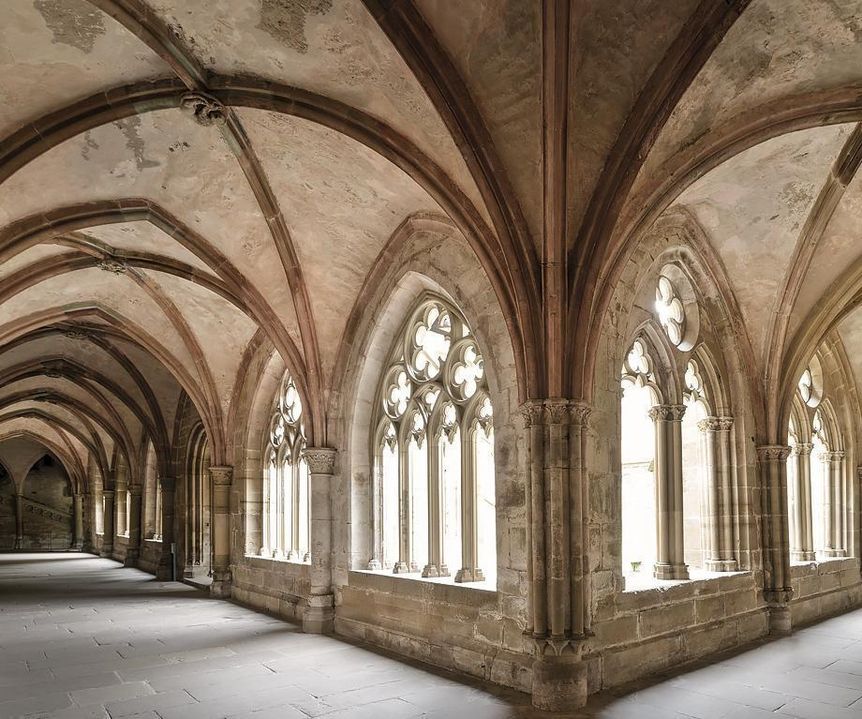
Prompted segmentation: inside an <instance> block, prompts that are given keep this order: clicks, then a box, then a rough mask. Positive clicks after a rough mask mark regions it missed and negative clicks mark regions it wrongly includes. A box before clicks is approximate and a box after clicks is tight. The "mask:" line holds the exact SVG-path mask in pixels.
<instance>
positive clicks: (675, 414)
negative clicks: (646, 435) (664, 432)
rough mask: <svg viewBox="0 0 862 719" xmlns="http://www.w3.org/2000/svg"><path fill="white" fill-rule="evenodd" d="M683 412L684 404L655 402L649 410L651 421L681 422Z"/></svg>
mask: <svg viewBox="0 0 862 719" xmlns="http://www.w3.org/2000/svg"><path fill="white" fill-rule="evenodd" d="M684 414H685V405H684V404H657V405H654V406H653V407H652V408H651V409H650V411H649V416H650V419H652V421H653V422H681V421H682V417H683V415H684Z"/></svg>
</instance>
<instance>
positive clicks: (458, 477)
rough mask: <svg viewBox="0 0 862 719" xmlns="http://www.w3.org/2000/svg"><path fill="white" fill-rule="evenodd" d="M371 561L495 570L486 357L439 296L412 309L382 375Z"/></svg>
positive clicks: (486, 574)
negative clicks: (387, 366)
mask: <svg viewBox="0 0 862 719" xmlns="http://www.w3.org/2000/svg"><path fill="white" fill-rule="evenodd" d="M376 406H377V408H378V410H377V411H378V417H377V421H376V425H375V426H376V433H375V435H374V467H375V486H374V529H373V532H374V537H373V547H374V549H373V556H372V559H371V561H370V562H369V568H370V569H390V570H392V571H394V572H396V573H402V572H404V573H409V572H419V571H421V572H422V576H424V577H440V576H449V575H450V574H451V573H452V572H455V573H456V574H455V581H459V582H468V581H481V580H483V579H485V578H490V577H491V576H492V575H493V574H494V573H495V570H496V532H495V516H496V508H495V490H494V486H495V485H494V429H493V408H492V404H491V400H490V397H489V395H488V386H487V377H486V375H485V365H484V358H483V356H482V353H481V351H480V349H479V346H478V343H477V341H476V338H475V336H474V335H473V333H472V331H471V329H470V327H469V325H468V324H467V322H466V320H465V319H464V317H463V316H462V315H461V313H460V312H458V311H457V310H456V309H455V308H454V307H452V306H451V305H450V304H448V303H447V302H445V301H444V300H442V299H440V298H437V297H430V298H427V299H425V300H424V301H423V302H422V303H421V304H420V305H419V306H418V307H417V308H416V309H415V310H414V311H413V312H412V314H411V315H410V317H409V319H408V321H407V322H406V324H405V326H404V330H403V331H402V333H401V335H400V336H399V337H398V339H397V340H396V342H395V347H394V349H393V351H392V354H391V355H390V358H389V368H388V369H387V370H386V371H385V373H384V375H383V381H382V383H381V386H380V389H379V392H378V399H377V401H376Z"/></svg>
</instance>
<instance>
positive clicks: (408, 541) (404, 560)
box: [392, 435, 419, 574]
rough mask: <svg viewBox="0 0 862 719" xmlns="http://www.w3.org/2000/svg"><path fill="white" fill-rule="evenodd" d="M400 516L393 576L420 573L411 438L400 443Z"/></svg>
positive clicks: (407, 437) (404, 438) (406, 438)
mask: <svg viewBox="0 0 862 719" xmlns="http://www.w3.org/2000/svg"><path fill="white" fill-rule="evenodd" d="M398 463H399V464H398V500H399V501H398V514H399V519H400V522H399V523H398V524H399V527H400V531H401V536H400V537H399V542H398V561H397V562H395V566H394V567H393V568H392V573H393V574H406V573H408V572H415V571H418V569H419V567H418V566H417V565H416V562H415V559H414V557H413V504H412V502H411V498H410V437H409V435H405V436H404V437H403V438H402V439H401V440H400V441H399V442H398Z"/></svg>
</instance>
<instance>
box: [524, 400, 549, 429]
mask: <svg viewBox="0 0 862 719" xmlns="http://www.w3.org/2000/svg"><path fill="white" fill-rule="evenodd" d="M519 409H520V411H521V416H522V417H523V418H524V426H525V427H527V428H529V427H532V426H533V425H539V424H541V423H542V416H543V414H544V409H543V407H542V400H540V399H528V400H527V401H526V402H524V403H523V404H522V405H521V406H520V408H519Z"/></svg>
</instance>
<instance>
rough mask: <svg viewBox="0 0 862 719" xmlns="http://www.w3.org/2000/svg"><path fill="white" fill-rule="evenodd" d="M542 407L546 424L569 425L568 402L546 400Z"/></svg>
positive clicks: (563, 400)
mask: <svg viewBox="0 0 862 719" xmlns="http://www.w3.org/2000/svg"><path fill="white" fill-rule="evenodd" d="M542 405H543V406H544V408H545V422H547V423H548V424H568V423H569V401H568V400H565V399H546V400H545V401H544V402H543V403H542Z"/></svg>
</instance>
